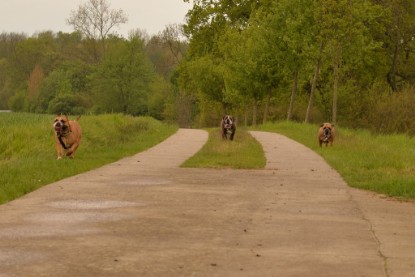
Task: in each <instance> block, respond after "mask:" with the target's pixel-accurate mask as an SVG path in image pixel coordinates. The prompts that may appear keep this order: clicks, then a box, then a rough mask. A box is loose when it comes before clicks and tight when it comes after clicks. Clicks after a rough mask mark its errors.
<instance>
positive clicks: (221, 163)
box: [182, 128, 266, 169]
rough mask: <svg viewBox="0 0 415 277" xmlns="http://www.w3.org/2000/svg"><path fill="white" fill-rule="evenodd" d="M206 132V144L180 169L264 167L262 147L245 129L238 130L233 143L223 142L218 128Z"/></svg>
mask: <svg viewBox="0 0 415 277" xmlns="http://www.w3.org/2000/svg"><path fill="white" fill-rule="evenodd" d="M208 131H209V139H208V142H207V143H206V144H205V145H204V146H203V148H202V149H201V150H200V151H199V152H198V153H197V154H196V155H194V156H193V157H191V158H190V159H188V160H187V161H186V162H185V163H184V164H183V165H182V167H202V168H203V167H204V168H234V169H242V168H243V169H252V168H263V167H264V166H265V162H266V161H265V155H264V151H263V150H262V146H261V145H260V144H259V142H258V141H256V140H255V139H254V138H253V137H252V136H251V135H250V134H249V133H248V132H247V130H246V129H244V128H238V129H237V131H236V134H235V138H234V140H233V141H230V140H223V139H222V137H221V134H220V130H219V128H212V129H208Z"/></svg>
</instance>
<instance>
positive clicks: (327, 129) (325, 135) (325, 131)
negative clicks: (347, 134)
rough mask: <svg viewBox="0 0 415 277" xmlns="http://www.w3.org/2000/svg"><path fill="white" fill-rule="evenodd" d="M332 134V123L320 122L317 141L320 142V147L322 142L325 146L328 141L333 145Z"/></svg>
mask: <svg viewBox="0 0 415 277" xmlns="http://www.w3.org/2000/svg"><path fill="white" fill-rule="evenodd" d="M334 134H335V129H334V125H332V124H330V123H327V122H326V123H323V124H321V125H320V129H319V130H318V143H319V144H320V147H321V146H322V144H323V143H325V144H326V146H328V144H329V143H330V146H333V141H334Z"/></svg>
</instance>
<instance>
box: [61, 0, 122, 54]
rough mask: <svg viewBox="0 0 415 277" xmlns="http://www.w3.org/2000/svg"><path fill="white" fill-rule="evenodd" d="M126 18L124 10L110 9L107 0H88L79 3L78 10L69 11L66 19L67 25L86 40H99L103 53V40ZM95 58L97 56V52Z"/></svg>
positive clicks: (104, 46)
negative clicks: (69, 13)
mask: <svg viewBox="0 0 415 277" xmlns="http://www.w3.org/2000/svg"><path fill="white" fill-rule="evenodd" d="M127 21H128V18H127V16H126V15H125V13H124V11H123V10H121V9H119V10H111V9H110V4H109V3H108V1H107V0H89V1H88V2H87V3H85V4H81V5H80V6H79V7H78V10H76V11H74V10H73V11H71V15H70V17H69V18H68V19H67V20H66V22H67V23H68V24H69V25H72V26H73V27H74V29H75V30H76V31H78V32H80V33H82V34H83V35H84V36H85V37H86V38H87V39H88V40H92V41H100V42H101V45H102V51H103V53H104V55H105V50H106V44H105V40H106V39H107V37H108V35H109V34H111V31H112V30H113V29H114V27H118V26H119V25H120V24H124V23H127ZM95 54H96V58H98V53H95Z"/></svg>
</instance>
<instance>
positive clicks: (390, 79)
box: [387, 42, 399, 91]
mask: <svg viewBox="0 0 415 277" xmlns="http://www.w3.org/2000/svg"><path fill="white" fill-rule="evenodd" d="M398 53H399V46H398V43H397V42H395V49H394V52H393V60H392V65H391V69H390V71H389V73H388V76H387V79H388V83H389V85H390V87H391V88H392V90H393V91H398V86H397V85H396V67H397V64H398Z"/></svg>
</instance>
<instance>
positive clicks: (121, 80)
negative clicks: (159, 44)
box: [89, 37, 155, 115]
mask: <svg viewBox="0 0 415 277" xmlns="http://www.w3.org/2000/svg"><path fill="white" fill-rule="evenodd" d="M154 76H155V73H154V68H153V66H152V65H151V63H150V61H149V60H148V57H147V56H146V55H145V51H144V41H143V40H142V39H141V38H140V37H131V38H130V40H129V41H125V40H120V39H118V40H114V41H112V42H111V48H110V49H109V51H108V54H107V56H106V57H105V58H104V60H103V61H102V63H101V64H100V65H98V66H97V69H96V72H95V73H93V74H91V75H90V76H89V78H90V84H91V86H92V90H93V99H94V102H95V109H96V111H99V112H121V113H125V114H133V115H144V114H146V113H147V111H148V106H147V99H148V94H149V93H150V85H151V83H152V81H153V79H154Z"/></svg>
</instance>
